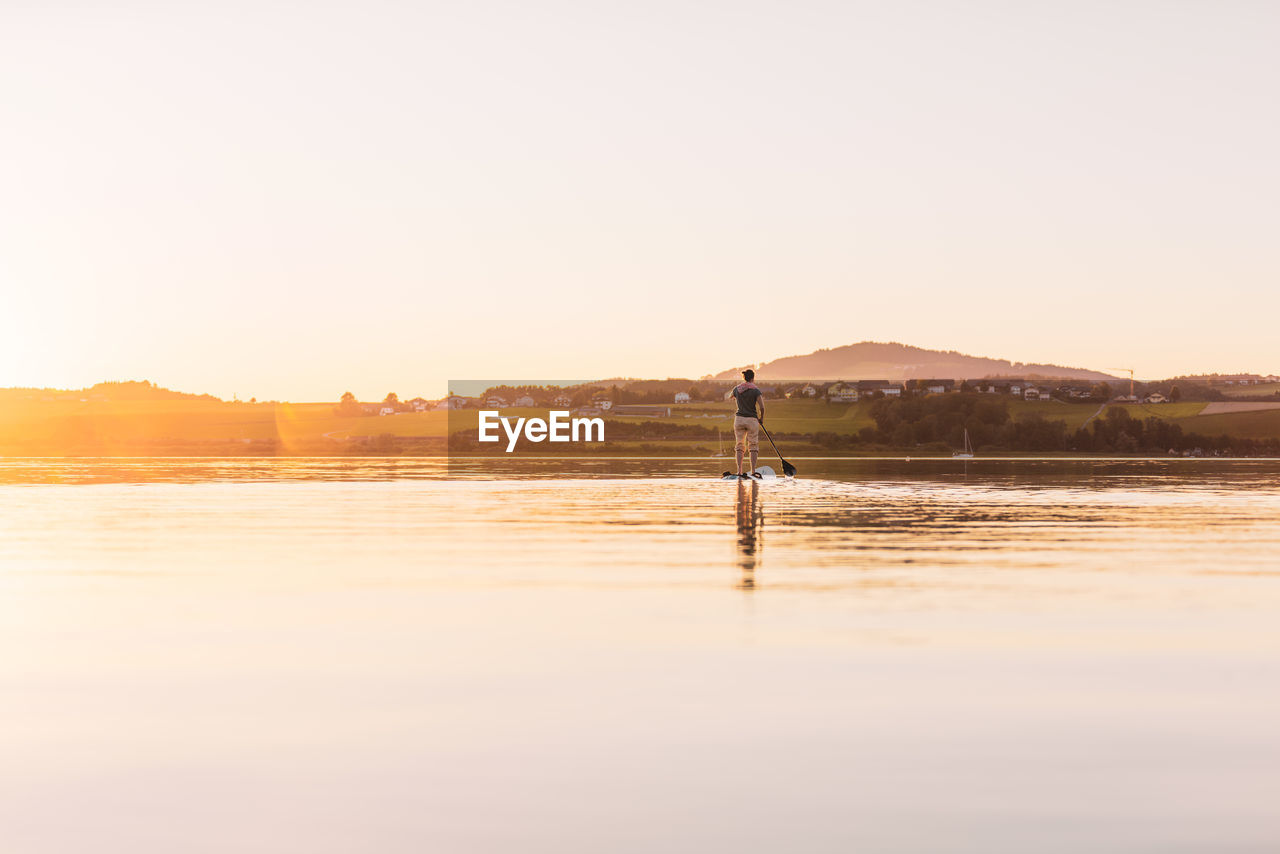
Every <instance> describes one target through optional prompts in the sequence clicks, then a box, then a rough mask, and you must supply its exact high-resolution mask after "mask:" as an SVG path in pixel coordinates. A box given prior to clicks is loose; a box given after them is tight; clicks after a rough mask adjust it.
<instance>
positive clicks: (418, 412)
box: [0, 380, 1280, 457]
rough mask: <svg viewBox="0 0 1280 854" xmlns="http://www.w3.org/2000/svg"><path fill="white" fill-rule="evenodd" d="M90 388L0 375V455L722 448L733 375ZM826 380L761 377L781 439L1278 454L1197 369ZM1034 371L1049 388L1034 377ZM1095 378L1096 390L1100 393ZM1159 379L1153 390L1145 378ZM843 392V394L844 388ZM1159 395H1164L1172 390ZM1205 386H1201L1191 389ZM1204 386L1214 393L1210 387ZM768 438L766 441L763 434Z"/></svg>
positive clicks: (925, 451)
mask: <svg viewBox="0 0 1280 854" xmlns="http://www.w3.org/2000/svg"><path fill="white" fill-rule="evenodd" d="M110 385H111V387H107V388H102V387H94V388H95V389H97V391H93V390H82V391H79V392H51V391H50V390H31V389H16V390H15V389H4V390H0V454H2V455H4V456H210V457H216V456H310V455H316V456H367V455H377V456H394V455H403V456H440V455H444V454H460V455H473V454H474V455H484V456H490V455H503V454H505V453H506V451H505V447H506V446H505V443H497V444H485V443H480V442H478V441H477V427H478V416H479V413H480V412H481V411H495V410H496V411H499V412H501V414H502V415H503V416H504V417H512V418H520V417H525V418H530V417H543V418H545V417H546V416H547V413H548V412H549V411H551V410H557V411H560V410H567V411H570V412H572V413H574V414H575V415H582V416H583V417H592V418H600V419H601V420H602V421H603V423H604V432H605V441H604V442H601V443H591V444H572V445H565V444H559V445H554V444H551V443H547V442H542V443H528V442H524V443H521V444H520V446H519V448H518V449H517V451H516V453H518V454H521V455H525V454H551V455H595V454H600V455H610V456H628V455H649V454H653V455H671V456H693V457H711V456H714V455H717V454H721V453H723V454H731V453H732V445H733V432H732V406H731V404H730V403H729V402H727V401H725V399H724V394H725V392H726V391H727V389H728V388H730V387H731V383H724V382H706V381H702V382H691V381H689V380H665V381H656V380H647V381H639V380H635V381H618V382H610V383H593V384H585V385H582V386H578V387H573V388H569V389H565V388H555V387H495V388H493V389H489V390H487V391H486V392H485V393H484V394H480V395H476V396H474V397H471V398H463V397H462V396H460V395H449V396H447V397H445V398H441V399H436V400H426V399H424V398H413V399H411V400H409V401H401V399H400V398H399V397H397V396H395V395H387V396H386V398H385V399H383V400H381V401H376V402H372V403H367V402H361V401H358V400H356V399H355V398H354V396H351V395H347V396H344V399H343V400H335V401H332V402H321V403H297V404H294V403H284V402H278V401H267V402H257V401H248V402H245V401H223V400H218V399H217V398H212V397H209V396H196V395H183V394H179V393H176V392H169V391H167V390H164V389H157V388H155V387H154V386H150V385H149V384H110ZM834 385H835V384H830V383H827V384H822V385H821V388H822V393H821V394H816V393H815V394H813V395H810V394H808V393H806V392H805V391H804V389H805V387H806V386H808V387H811V388H815V389H817V388H819V386H818V384H807V383H797V384H792V385H791V386H789V387H778V386H773V387H770V388H769V389H768V390H767V392H766V397H765V407H766V419H765V421H766V425H767V426H768V427H769V430H770V432H771V433H772V434H773V436H774V438H775V440H776V441H777V442H778V443H779V445H780V446H782V445H785V448H784V453H786V454H788V455H796V456H804V455H812V456H879V455H886V454H888V455H902V454H905V455H915V456H931V455H936V456H948V455H950V454H951V452H952V451H954V450H956V449H958V448H960V447H961V446H962V444H963V441H964V433H965V431H966V430H967V431H968V433H969V437H970V441H971V442H972V444H973V445H974V446H975V448H976V450H977V453H978V454H979V455H980V456H981V455H1001V454H1036V455H1039V454H1047V455H1143V456H1151V455H1159V456H1168V455H1177V456H1233V457H1245V456H1280V402H1277V401H1276V399H1275V398H1274V397H1273V398H1271V399H1270V400H1268V399H1267V395H1268V394H1270V389H1267V388H1259V389H1257V390H1256V394H1255V395H1253V396H1252V399H1242V398H1240V397H1238V396H1237V397H1234V398H1227V399H1226V400H1223V397H1224V396H1223V395H1222V394H1221V393H1220V392H1215V390H1213V389H1211V388H1206V389H1204V390H1203V391H1201V390H1199V389H1197V388H1196V387H1195V385H1194V384H1185V385H1183V386H1180V387H1178V388H1176V389H1175V388H1173V387H1170V388H1169V390H1168V391H1169V394H1165V395H1162V396H1163V397H1164V401H1163V402H1159V403H1155V402H1151V403H1149V402H1146V400H1145V399H1143V400H1137V401H1135V400H1133V399H1124V398H1128V395H1127V394H1123V393H1120V392H1125V393H1127V392H1128V387H1127V385H1128V384H1127V383H1125V387H1124V388H1123V389H1111V388H1097V389H1094V388H1087V389H1086V391H1087V393H1086V394H1084V395H1083V396H1081V397H1077V398H1074V399H1073V398H1071V397H1069V396H1064V397H1058V396H1054V394H1053V393H1050V394H1049V395H1047V396H1045V397H1041V396H1040V392H1037V397H1036V398H1035V399H1028V398H1027V397H1026V396H1025V394H1023V395H1014V394H1012V393H1011V392H1009V391H1007V390H1006V391H995V392H993V391H988V390H981V389H980V388H978V387H975V386H974V385H973V384H969V383H966V384H953V385H952V387H951V388H949V389H943V390H937V391H935V390H931V389H930V387H928V386H917V387H915V388H912V389H910V391H909V392H908V391H907V386H905V384H904V386H903V392H902V393H900V394H897V395H893V394H885V393H884V392H883V391H877V390H870V391H868V392H867V393H864V394H859V395H858V397H857V399H856V400H847V399H846V400H842V399H839V397H840V395H839V391H840V390H839V389H836V392H837V394H835V395H833V394H830V393H829V392H830V391H831V389H832V388H833V386H834ZM1041 385H1042V386H1045V387H1049V386H1048V384H1046V383H1043V382H1041ZM933 388H935V389H936V388H938V386H937V385H936V384H935V386H933ZM1095 392H1096V393H1095ZM1153 393H1155V392H1153ZM845 396H846V397H847V396H851V395H850V394H849V393H848V392H846V393H845ZM1170 397H1173V398H1175V400H1173V401H1171V400H1170ZM1197 398H1201V399H1197ZM1208 398H1213V399H1208ZM766 450H767V449H766Z"/></svg>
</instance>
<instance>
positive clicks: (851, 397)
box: [827, 383, 858, 403]
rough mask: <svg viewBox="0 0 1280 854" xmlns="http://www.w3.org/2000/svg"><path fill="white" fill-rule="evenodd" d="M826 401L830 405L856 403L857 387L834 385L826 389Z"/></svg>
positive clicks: (849, 384)
mask: <svg viewBox="0 0 1280 854" xmlns="http://www.w3.org/2000/svg"><path fill="white" fill-rule="evenodd" d="M827 400H828V401H830V402H831V403H857V402H858V387H857V386H856V385H854V384H852V383H834V384H833V385H831V386H830V387H829V388H828V389H827Z"/></svg>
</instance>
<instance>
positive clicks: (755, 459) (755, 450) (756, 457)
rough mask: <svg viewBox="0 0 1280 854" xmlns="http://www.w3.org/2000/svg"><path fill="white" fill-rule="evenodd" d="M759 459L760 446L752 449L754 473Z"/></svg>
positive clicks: (752, 468) (752, 469)
mask: <svg viewBox="0 0 1280 854" xmlns="http://www.w3.org/2000/svg"><path fill="white" fill-rule="evenodd" d="M759 461H760V449H759V448H752V449H751V471H752V473H754V472H755V470H756V468H757V466H756V463H757V462H759Z"/></svg>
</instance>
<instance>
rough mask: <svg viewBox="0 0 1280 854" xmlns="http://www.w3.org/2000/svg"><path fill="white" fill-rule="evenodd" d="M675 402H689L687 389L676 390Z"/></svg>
mask: <svg viewBox="0 0 1280 854" xmlns="http://www.w3.org/2000/svg"><path fill="white" fill-rule="evenodd" d="M675 402H676V403H688V402H689V392H687V391H678V392H676V397H675Z"/></svg>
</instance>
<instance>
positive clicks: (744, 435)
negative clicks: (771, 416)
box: [733, 415, 760, 451]
mask: <svg viewBox="0 0 1280 854" xmlns="http://www.w3.org/2000/svg"><path fill="white" fill-rule="evenodd" d="M733 437H734V440H735V441H736V442H737V443H738V444H739V445H742V444H746V446H747V450H749V451H758V450H760V422H759V421H757V420H756V419H754V418H743V417H742V416H741V415H735V416H733Z"/></svg>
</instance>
